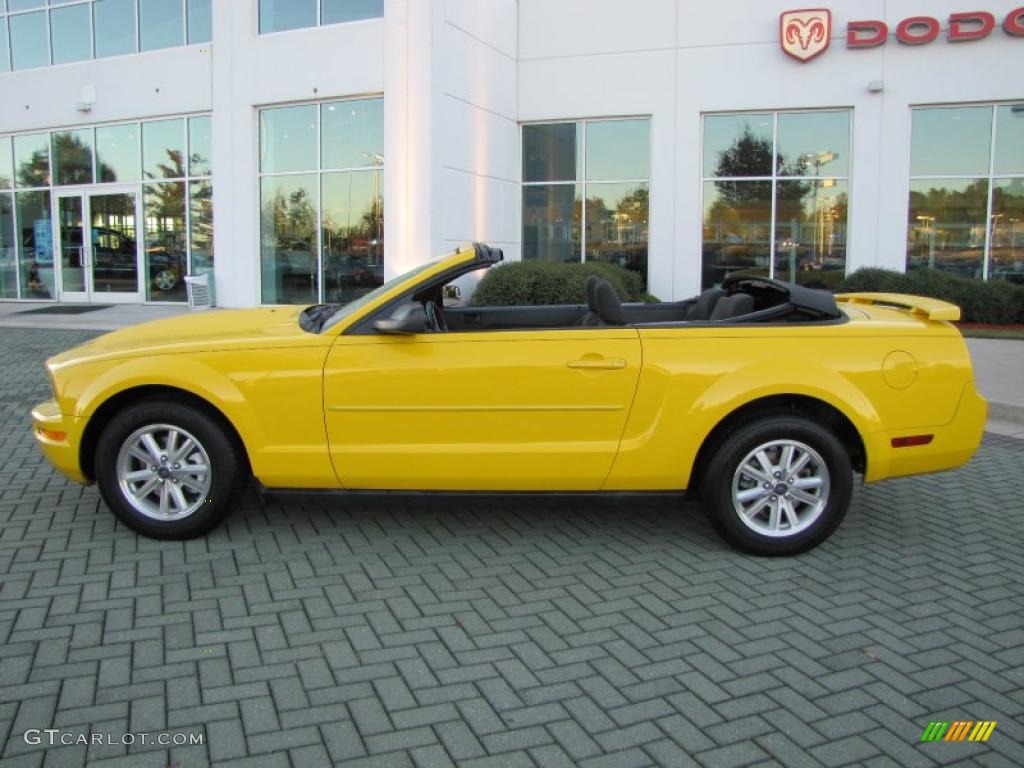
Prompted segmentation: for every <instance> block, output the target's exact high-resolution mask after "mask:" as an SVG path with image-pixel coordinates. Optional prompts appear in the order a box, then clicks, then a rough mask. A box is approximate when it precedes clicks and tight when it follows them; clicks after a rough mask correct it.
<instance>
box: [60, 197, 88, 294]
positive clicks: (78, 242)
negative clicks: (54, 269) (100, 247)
mask: <svg viewBox="0 0 1024 768" xmlns="http://www.w3.org/2000/svg"><path fill="white" fill-rule="evenodd" d="M84 206H85V198H84V197H83V196H82V193H81V192H76V193H73V194H60V193H58V196H57V253H59V254H60V279H61V283H60V284H61V291H60V300H61V301H88V300H89V289H88V283H89V281H88V274H87V271H88V253H86V250H85V248H84V247H83V244H82V222H83V221H85V216H84Z"/></svg>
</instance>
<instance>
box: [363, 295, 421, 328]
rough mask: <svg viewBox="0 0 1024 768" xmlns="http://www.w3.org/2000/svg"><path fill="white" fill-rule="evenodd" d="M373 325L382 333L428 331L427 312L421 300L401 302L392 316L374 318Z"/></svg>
mask: <svg viewBox="0 0 1024 768" xmlns="http://www.w3.org/2000/svg"><path fill="white" fill-rule="evenodd" d="M373 327H374V329H375V330H376V331H379V332H380V333H392V334H410V333H426V332H427V313H426V312H425V311H424V309H423V305H422V304H420V303H419V302H409V303H408V304H400V305H399V306H398V307H396V308H395V311H394V312H392V313H391V317H389V318H386V319H381V320H374V321H373Z"/></svg>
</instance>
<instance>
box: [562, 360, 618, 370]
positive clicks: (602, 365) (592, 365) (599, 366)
mask: <svg viewBox="0 0 1024 768" xmlns="http://www.w3.org/2000/svg"><path fill="white" fill-rule="evenodd" d="M566 365H567V366H568V367H569V368H582V369H584V370H589V371H595V370H597V371H619V370H622V369H623V368H625V367H626V361H625V360H623V359H622V358H621V357H602V358H598V359H596V360H570V361H569V362H567V363H566Z"/></svg>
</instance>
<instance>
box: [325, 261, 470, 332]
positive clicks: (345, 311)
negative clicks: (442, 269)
mask: <svg viewBox="0 0 1024 768" xmlns="http://www.w3.org/2000/svg"><path fill="white" fill-rule="evenodd" d="M450 255H451V254H448V255H447V256H441V257H440V258H437V259H431V260H430V261H428V262H426V263H424V264H420V265H419V266H418V267H414V268H413V269H410V270H409V271H408V272H405V273H403V274H401V275H399V276H398V277H393V278H391V279H390V280H388V281H387V282H386V283H384V285H381V286H379V287H377V288H374V289H373V290H372V291H370V292H369V293H367V294H364V295H363V296H360V297H359V298H358V299H356V300H355V301H350V302H349V303H348V304H343V305H336V306H337V309H336V310H335V311H334V312H332V313H331V315H330V318H329V319H326V320H325V322H324V324H323V326H322V327H321V328H320V331H321V332H323V331H326V330H328V329H329V328H333V327H334V326H335V325H337V324H338V323H340V322H341V321H342V320H344V319H345V318H346V317H350V316H351V315H352V314H353V313H354V312H357V311H358V310H360V309H362V308H363V307H365V306H366V305H367V304H370V303H371V302H373V301H374V299H376V298H377V297H378V296H382V295H383V294H385V293H387V292H388V291H389V290H391V289H392V288H394V287H395V286H396V285H398V284H399V283H402V282H404V281H406V280H408V279H409V278H411V277H415V276H416V275H418V274H420V273H421V272H426V271H427V270H428V269H430V268H431V267H434V266H436V265H437V263H438V262H439V261H442V260H444V259H446V258H448V256H450Z"/></svg>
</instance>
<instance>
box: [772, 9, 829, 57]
mask: <svg viewBox="0 0 1024 768" xmlns="http://www.w3.org/2000/svg"><path fill="white" fill-rule="evenodd" d="M831 37H832V12H831V11H830V10H828V8H805V9H804V10H802V11H786V12H785V13H783V14H782V15H780V16H779V42H780V43H782V50H783V51H785V52H786V53H787V54H789V55H790V56H792V57H793V58H794V59H799V60H800V61H810V60H811V59H813V58H814V57H815V56H818V55H819V54H822V53H824V52H825V51H826V50H828V44H829V40H830V38H831Z"/></svg>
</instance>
